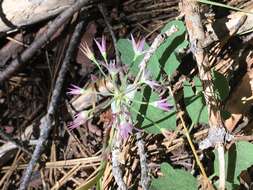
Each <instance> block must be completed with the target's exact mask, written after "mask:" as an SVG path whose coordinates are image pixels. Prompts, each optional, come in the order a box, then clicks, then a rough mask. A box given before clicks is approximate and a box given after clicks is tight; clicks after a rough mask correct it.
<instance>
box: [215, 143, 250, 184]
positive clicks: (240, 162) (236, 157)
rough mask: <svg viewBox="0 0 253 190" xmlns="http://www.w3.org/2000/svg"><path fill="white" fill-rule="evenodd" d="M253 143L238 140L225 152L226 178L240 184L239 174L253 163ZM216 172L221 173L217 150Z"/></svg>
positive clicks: (230, 181)
mask: <svg viewBox="0 0 253 190" xmlns="http://www.w3.org/2000/svg"><path fill="white" fill-rule="evenodd" d="M252 150H253V144H252V143H249V142H243V141H241V142H237V143H235V144H234V145H233V146H232V147H230V149H229V151H228V152H226V154H225V164H226V166H225V167H226V176H227V177H226V180H227V181H228V182H229V183H231V184H233V185H234V184H235V185H239V184H240V182H239V175H240V173H241V172H242V171H243V170H246V169H247V168H248V167H250V166H251V165H253V159H252V158H253V151H252ZM214 173H215V174H216V175H217V176H218V175H219V161H218V155H217V152H216V153H215V160H214Z"/></svg>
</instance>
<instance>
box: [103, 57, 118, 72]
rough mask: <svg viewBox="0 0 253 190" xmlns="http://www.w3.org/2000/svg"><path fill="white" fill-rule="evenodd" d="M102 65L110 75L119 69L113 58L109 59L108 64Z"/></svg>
mask: <svg viewBox="0 0 253 190" xmlns="http://www.w3.org/2000/svg"><path fill="white" fill-rule="evenodd" d="M103 65H104V66H105V67H106V68H107V70H108V72H109V73H110V75H111V76H115V75H116V74H117V73H118V72H119V71H120V67H119V66H118V65H116V62H115V60H110V62H109V64H103Z"/></svg>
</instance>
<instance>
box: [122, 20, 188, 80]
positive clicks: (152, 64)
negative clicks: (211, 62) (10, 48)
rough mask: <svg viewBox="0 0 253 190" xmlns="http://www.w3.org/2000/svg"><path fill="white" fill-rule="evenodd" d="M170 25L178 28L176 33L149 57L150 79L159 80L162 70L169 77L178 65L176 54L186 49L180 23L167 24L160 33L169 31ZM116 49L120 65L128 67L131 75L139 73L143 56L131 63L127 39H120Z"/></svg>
mask: <svg viewBox="0 0 253 190" xmlns="http://www.w3.org/2000/svg"><path fill="white" fill-rule="evenodd" d="M172 25H175V26H176V27H177V28H178V31H177V32H175V33H174V34H172V35H171V36H170V37H168V38H167V39H166V40H165V42H164V43H163V44H162V45H161V46H160V47H158V49H157V50H156V52H155V53H154V54H153V56H151V58H150V60H149V62H148V64H147V68H148V71H149V72H150V74H151V79H157V80H160V79H161V69H163V70H164V71H165V72H166V73H167V74H168V75H169V76H171V75H172V74H173V72H174V71H175V70H176V69H177V68H178V66H179V65H180V60H179V58H178V56H177V55H178V52H180V51H182V49H184V48H186V47H187V45H188V41H187V40H185V31H186V30H185V26H184V23H183V22H182V21H172V22H169V23H168V24H167V25H166V26H165V27H164V28H163V30H162V32H164V31H166V30H168V29H170V28H171V27H172ZM148 47H149V46H148V45H147V44H145V50H147V49H148ZM117 48H118V50H119V52H120V54H121V60H122V63H124V64H126V65H128V66H129V71H130V73H131V74H132V75H136V74H137V73H138V71H139V68H138V65H139V64H140V62H141V60H142V59H143V57H144V55H142V56H139V57H138V58H137V60H136V61H135V62H132V60H133V58H134V51H133V47H132V44H131V41H130V40H128V39H120V40H118V42H117Z"/></svg>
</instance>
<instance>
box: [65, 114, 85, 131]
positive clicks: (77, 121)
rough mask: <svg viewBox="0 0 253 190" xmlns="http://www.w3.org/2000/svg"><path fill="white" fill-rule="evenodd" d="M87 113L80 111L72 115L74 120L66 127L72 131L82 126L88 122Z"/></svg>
mask: <svg viewBox="0 0 253 190" xmlns="http://www.w3.org/2000/svg"><path fill="white" fill-rule="evenodd" d="M88 114H89V112H88V111H82V112H80V113H78V114H76V115H74V120H73V121H72V122H71V123H70V124H69V125H68V126H67V127H68V128H69V129H70V130H73V129H75V128H77V127H79V126H80V125H83V124H84V123H85V122H86V121H87V120H88Z"/></svg>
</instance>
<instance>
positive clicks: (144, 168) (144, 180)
mask: <svg viewBox="0 0 253 190" xmlns="http://www.w3.org/2000/svg"><path fill="white" fill-rule="evenodd" d="M136 138H137V142H136V144H137V147H138V153H139V156H140V164H141V186H142V189H143V190H148V189H149V184H150V177H149V176H148V165H147V159H146V153H145V147H144V142H143V140H142V137H141V132H137V133H136Z"/></svg>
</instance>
